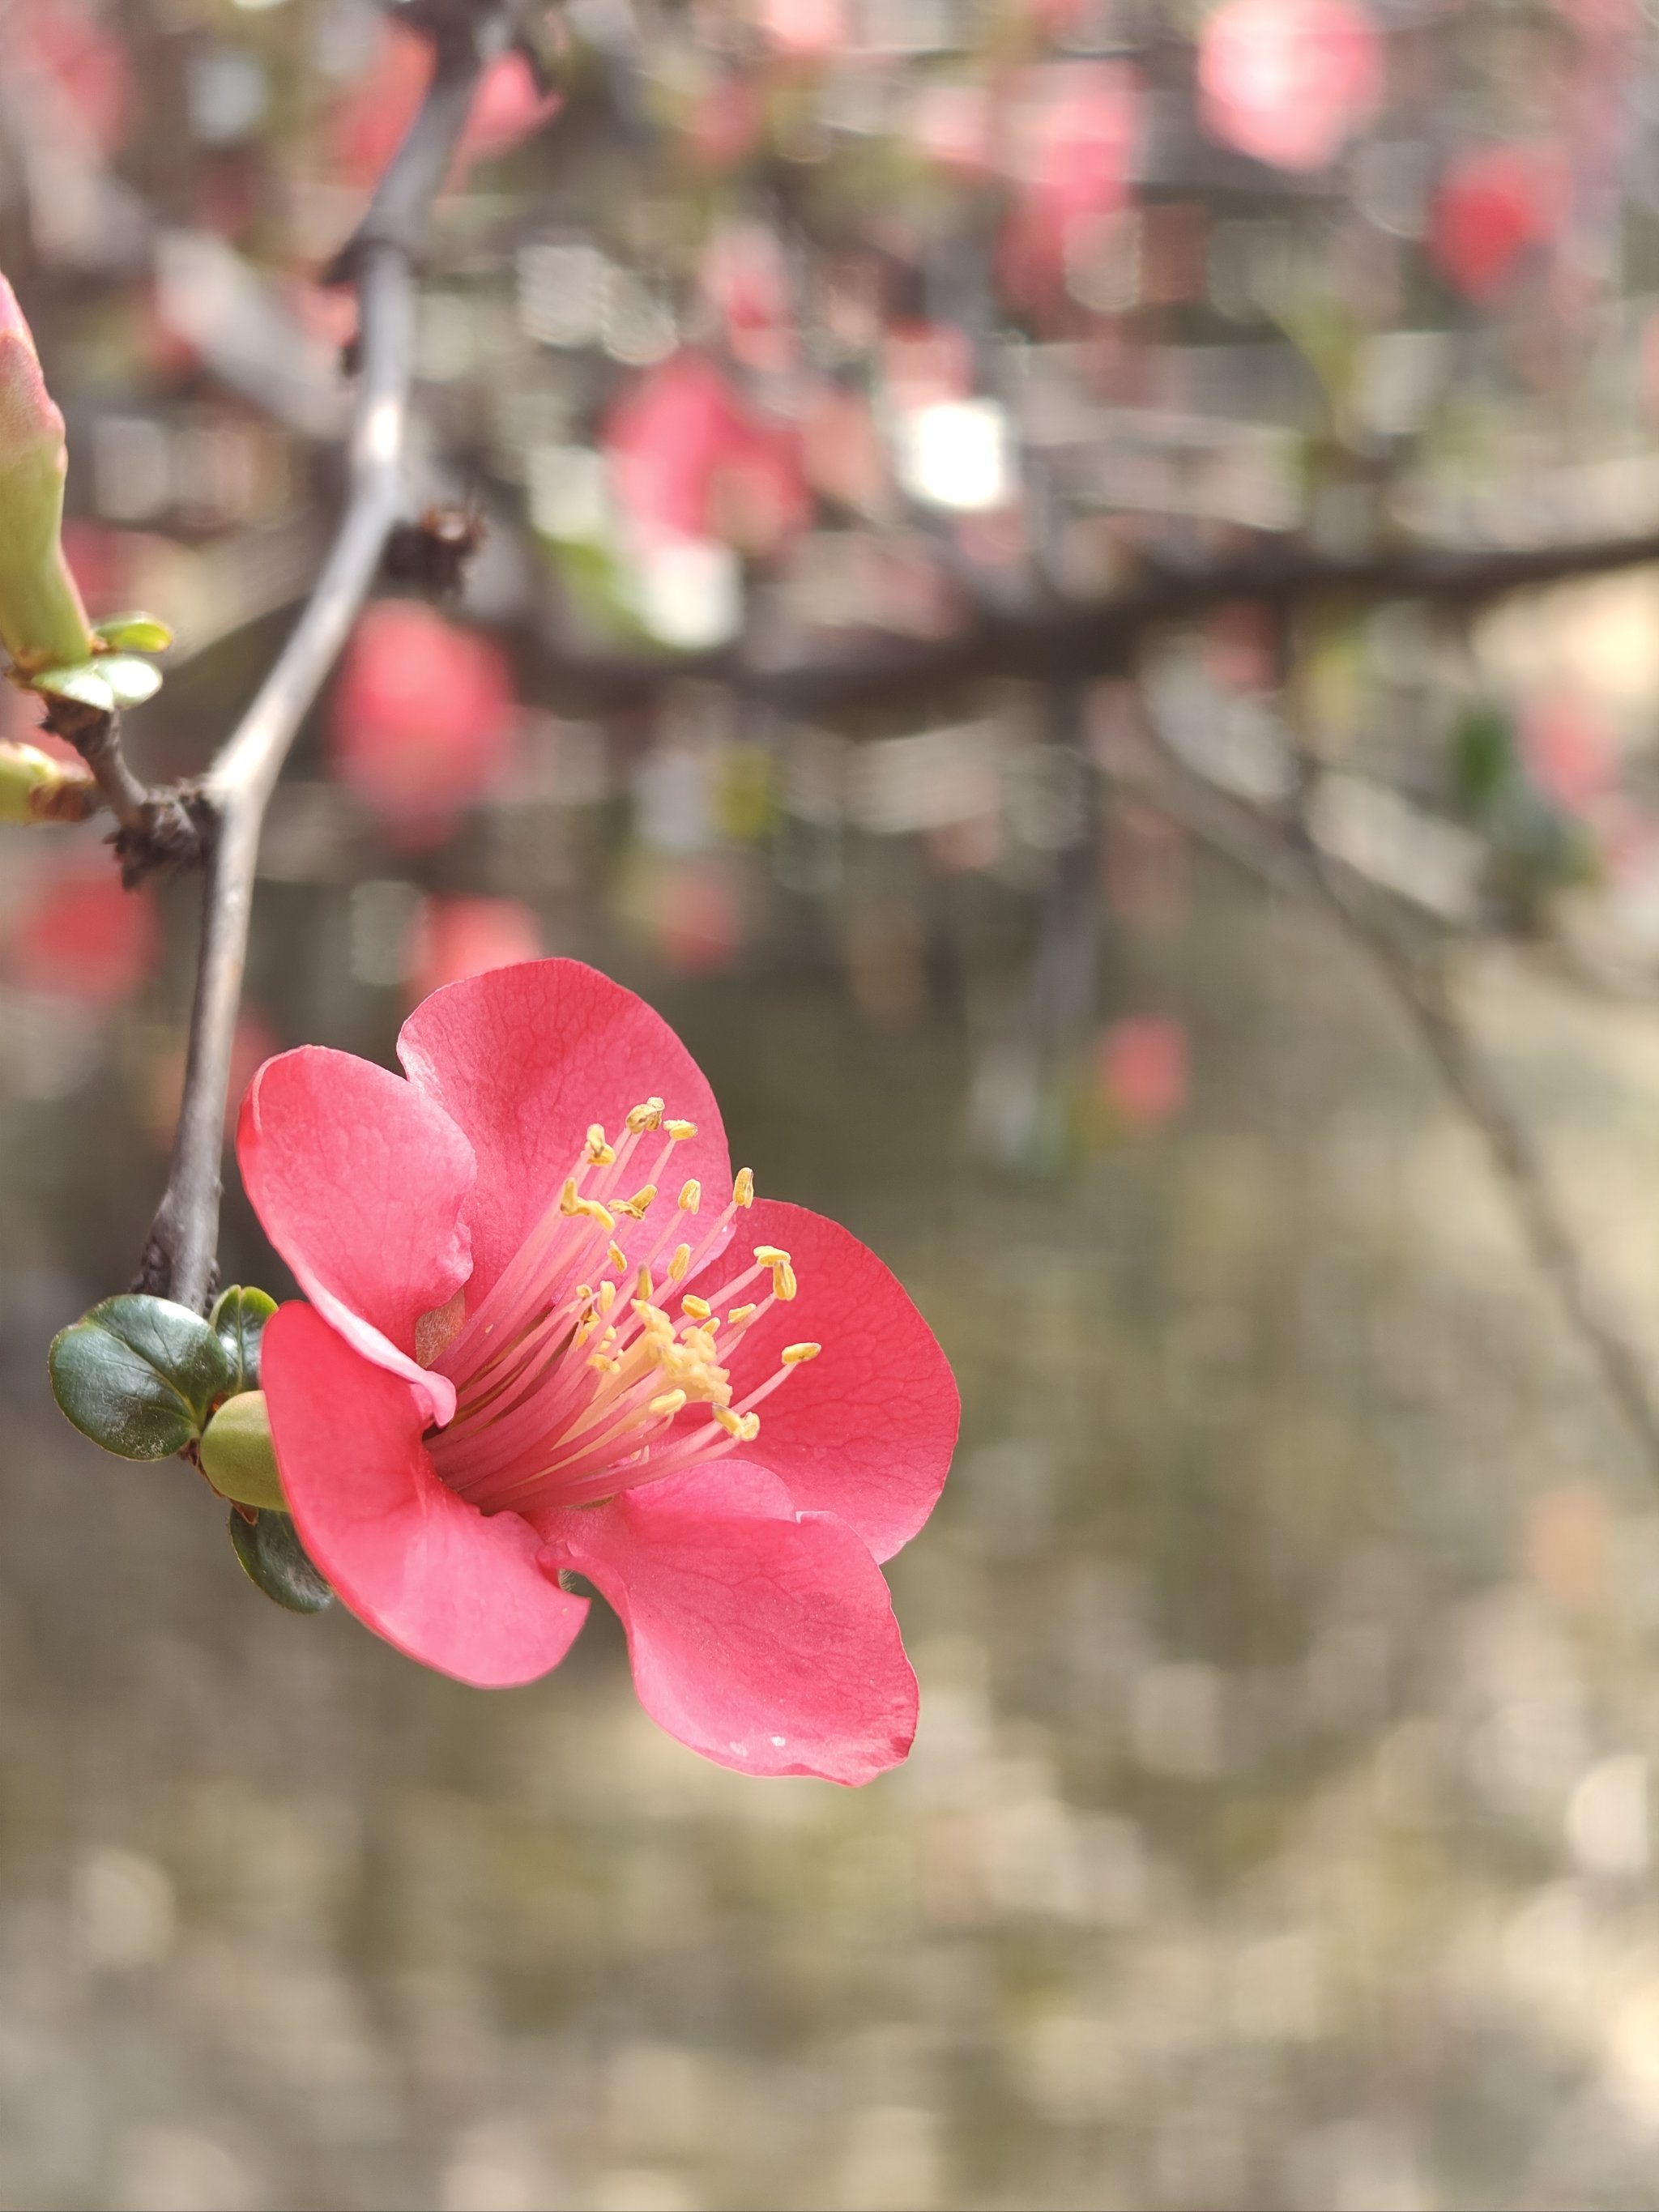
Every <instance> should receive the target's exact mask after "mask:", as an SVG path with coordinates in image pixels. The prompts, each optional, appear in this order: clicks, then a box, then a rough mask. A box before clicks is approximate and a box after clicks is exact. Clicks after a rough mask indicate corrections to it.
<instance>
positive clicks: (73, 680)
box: [29, 660, 115, 714]
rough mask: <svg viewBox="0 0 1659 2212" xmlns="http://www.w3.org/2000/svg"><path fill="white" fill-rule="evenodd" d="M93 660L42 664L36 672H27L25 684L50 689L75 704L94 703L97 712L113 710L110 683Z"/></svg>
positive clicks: (101, 668)
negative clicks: (63, 665) (69, 664)
mask: <svg viewBox="0 0 1659 2212" xmlns="http://www.w3.org/2000/svg"><path fill="white" fill-rule="evenodd" d="M108 665H109V664H108V662H104V663H102V664H101V665H100V663H99V662H97V661H95V660H82V661H77V662H76V664H75V665H74V666H73V667H72V668H45V669H42V670H41V671H40V675H38V676H31V677H30V678H29V687H30V689H31V690H35V691H50V692H51V693H52V696H53V697H54V698H57V699H73V700H74V702H76V706H78V707H95V708H97V709H98V711H99V713H100V714H113V713H114V712H115V692H114V689H113V687H112V685H111V684H107V683H106V682H105V680H104V672H103V671H104V669H105V668H106V667H107V666H108Z"/></svg>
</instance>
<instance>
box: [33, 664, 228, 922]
mask: <svg viewBox="0 0 1659 2212" xmlns="http://www.w3.org/2000/svg"><path fill="white" fill-rule="evenodd" d="M44 726H45V727H46V729H48V730H51V731H52V732H53V734H54V735H55V736H57V737H60V738H67V740H68V741H69V743H70V744H72V745H73V746H74V747H75V750H76V752H78V753H79V754H80V756H81V757H82V760H83V761H84V762H85V763H86V764H87V767H88V769H89V770H90V771H91V774H92V779H93V781H94V783H95V784H96V786H97V787H98V795H99V797H100V799H101V800H102V801H103V803H104V805H106V807H107V808H108V809H109V811H110V812H111V813H112V815H113V816H114V817H115V824H116V830H115V836H114V837H113V839H112V841H111V842H112V843H113V845H114V847H115V849H116V852H117V853H118V855H119V856H120V861H121V880H122V882H123V883H124V884H125V885H126V887H127V889H128V890H131V889H132V887H133V885H134V884H137V883H139V882H142V880H143V878H144V877H146V876H148V875H152V874H154V873H155V872H157V871H158V870H165V869H171V868H183V867H189V866H191V865H192V864H193V863H194V862H196V861H197V860H201V859H202V857H203V855H204V852H205V849H206V838H207V812H206V809H205V807H204V805H203V802H202V799H201V797H200V794H199V793H197V791H196V790H195V789H194V788H193V787H190V786H187V785H178V784H170V785H166V786H159V787H158V786H154V785H151V784H148V783H143V782H141V781H140V780H139V778H138V777H137V776H136V775H134V774H133V772H132V769H131V766H130V765H129V763H128V761H127V757H126V755H125V752H124V751H123V750H122V749H121V717H120V714H119V713H118V712H116V713H109V712H106V711H105V710H104V709H103V708H98V707H82V706H80V705H78V704H77V703H76V702H75V701H74V700H71V699H58V698H54V699H52V700H51V701H50V702H48V705H47V708H46V716H45V722H44Z"/></svg>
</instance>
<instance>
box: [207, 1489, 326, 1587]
mask: <svg viewBox="0 0 1659 2212" xmlns="http://www.w3.org/2000/svg"><path fill="white" fill-rule="evenodd" d="M230 1541H231V1546H232V1548H233V1549H234V1552H235V1553H236V1556H237V1558H238V1559H240V1561H241V1563H242V1570H243V1572H244V1573H245V1574H246V1576H247V1578H248V1580H249V1581H250V1582H251V1583H258V1586H259V1588H260V1589H262V1590H263V1591H264V1594H265V1595H266V1596H267V1597H268V1598H270V1600H271V1601H273V1603H275V1604H276V1605H282V1606H286V1607H288V1610H289V1612H290V1613H320V1612H321V1611H322V1610H323V1608H324V1607H325V1606H327V1605H331V1604H332V1603H333V1602H334V1593H333V1591H332V1590H331V1589H330V1588H329V1586H328V1584H327V1583H325V1581H324V1580H323V1577H321V1575H319V1573H318V1571H317V1569H316V1567H315V1566H314V1565H313V1563H312V1561H311V1559H310V1558H309V1556H308V1555H307V1551H306V1547H305V1546H304V1545H303V1544H302V1543H301V1541H300V1538H299V1534H298V1532H297V1531H296V1529H295V1526H294V1523H293V1522H292V1521H291V1520H290V1519H289V1516H288V1515H287V1514H286V1513H260V1514H258V1515H257V1516H255V1518H254V1519H253V1520H252V1521H249V1520H247V1519H246V1517H245V1516H243V1515H242V1514H241V1513H240V1511H239V1510H238V1509H237V1508H236V1507H235V1506H234V1505H233V1506H232V1507H231V1509H230Z"/></svg>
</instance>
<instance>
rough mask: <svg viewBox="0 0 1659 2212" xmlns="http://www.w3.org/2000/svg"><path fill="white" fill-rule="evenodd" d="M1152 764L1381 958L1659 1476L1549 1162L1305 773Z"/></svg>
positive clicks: (1168, 807) (1169, 803) (1621, 1348)
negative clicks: (1269, 775)
mask: <svg viewBox="0 0 1659 2212" xmlns="http://www.w3.org/2000/svg"><path fill="white" fill-rule="evenodd" d="M1152 753H1153V763H1154V773H1153V775H1152V777H1151V779H1150V780H1143V778H1142V777H1141V776H1139V775H1137V776H1136V777H1135V778H1134V780H1133V789H1134V790H1135V791H1136V792H1137V793H1139V794H1140V795H1142V796H1144V797H1145V798H1146V799H1149V800H1150V801H1151V803H1152V805H1155V806H1157V807H1158V808H1159V809H1160V811H1166V812H1168V813H1169V814H1170V816H1171V817H1173V818H1174V819H1176V820H1178V821H1180V822H1182V823H1184V824H1185V826H1186V827H1187V828H1188V829H1190V830H1191V831H1192V832H1193V834H1194V836H1198V837H1200V838H1202V839H1203V840H1204V841H1205V842H1206V843H1208V844H1210V845H1212V846H1213V847H1214V848H1216V849H1217V850H1218V851H1220V852H1223V853H1225V854H1227V855H1228V856H1229V857H1230V858H1231V859H1232V860H1237V861H1238V862H1239V863H1240V864H1241V865H1242V866H1245V867H1247V868H1249V870H1250V871H1251V872H1253V873H1255V874H1256V875H1258V876H1260V877H1261V878H1264V879H1265V880H1266V881H1267V882H1268V883H1270V884H1273V886H1274V887H1275V888H1276V889H1279V890H1285V891H1288V892H1291V893H1295V894H1299V895H1301V896H1304V897H1310V898H1313V899H1316V900H1317V901H1318V902H1320V903H1321V904H1322V905H1323V906H1324V907H1325V908H1326V909H1327V911H1328V913H1329V914H1331V915H1333V917H1334V919H1335V920H1336V921H1337V922H1338V924H1339V925H1340V927H1341V929H1342V931H1343V933H1344V934H1345V935H1346V937H1347V939H1349V941H1350V943H1351V944H1352V945H1355V946H1356V947H1357V948H1358V950H1359V951H1361V952H1362V953H1363V954H1364V956H1365V957H1366V958H1367V959H1368V960H1369V962H1370V964H1371V965H1372V966H1373V967H1374V968H1375V969H1376V971H1377V973H1378V974H1379V975H1381V976H1382V977H1383V981H1385V982H1386V983H1387V984H1388V986H1389V989H1390V990H1391V992H1392V993H1393V994H1394V996H1395V999H1396V1000H1397V1001H1398V1002H1399V1004H1400V1006H1401V1008H1402V1009H1403V1011H1404V1012H1405V1013H1406V1015H1407V1018H1408V1019H1409V1020H1410V1022H1411V1024H1412V1025H1413V1028H1414V1029H1415V1030H1416V1031H1417V1034H1418V1036H1419V1038H1420V1039H1421V1041H1422V1043H1423V1046H1424V1048H1425V1050H1426V1052H1427V1053H1428V1055H1429V1057H1430V1059H1431V1060H1432V1061H1433V1063H1434V1065H1435V1066H1436V1068H1437V1070H1438V1072H1439V1074H1440V1077H1441V1079H1442V1081H1443V1083H1444V1085H1445V1086H1446V1090H1447V1091H1448V1092H1449V1095H1450V1097H1451V1098H1452V1100H1453V1102H1454V1103H1455V1105H1456V1106H1457V1107H1458V1109H1460V1111H1461V1112H1462V1115H1463V1116H1464V1118H1465V1120H1466V1121H1468V1123H1469V1125H1470V1127H1472V1128H1473V1129H1474V1131H1475V1133H1477V1135H1478V1136H1479V1137H1480V1139H1481V1140H1482V1142H1483V1143H1484V1144H1485V1146H1486V1152H1487V1155H1488V1157H1489V1158H1490V1159H1491V1161H1492V1166H1493V1168H1494V1170H1496V1172H1497V1175H1498V1180H1499V1182H1501V1183H1502V1185H1503V1187H1504V1189H1505V1190H1506V1191H1507V1193H1508V1194H1509V1197H1510V1204H1511V1205H1512V1206H1513V1207H1514V1209H1515V1212H1516V1218H1517V1220H1518V1221H1519V1223H1520V1226H1521V1230H1522V1235H1523V1236H1524V1237H1525V1238H1526V1241H1527V1243H1528V1247H1529V1248H1530V1249H1531V1252H1532V1255H1533V1257H1534V1260H1535V1261H1536V1262H1537V1264H1538V1266H1539V1267H1540V1269H1541V1272H1542V1273H1543V1274H1544V1276H1545V1277H1546V1279H1547V1280H1548V1282H1549V1283H1550V1284H1551V1285H1553V1289H1554V1291H1555V1293H1556V1296H1557V1297H1558V1298H1559V1300H1560V1302H1561V1306H1562V1309H1563V1310H1564V1312H1565V1315H1566V1317H1567V1320H1568V1322H1570V1324H1571V1327H1572V1328H1573V1330H1574V1331H1575V1333H1576V1334H1577V1337H1578V1339H1579V1341H1580V1342H1581V1343H1582V1344H1583V1346H1584V1347H1585V1349H1586V1350H1587V1351H1588V1352H1589V1355H1590V1358H1592V1360H1593V1361H1594V1362H1595V1366H1596V1368H1597V1370H1599V1372H1600V1374H1601V1379H1602V1382H1603V1383H1604V1384H1605V1385H1606V1387H1607V1392H1608V1394H1609V1395H1610V1396H1611V1397H1612V1398H1613V1401H1614V1402H1615V1404H1616V1405H1617V1406H1618V1407H1620V1411H1621V1412H1622V1413H1623V1414H1624V1416H1625V1418H1626V1421H1627V1422H1628V1423H1629V1425H1630V1427H1631V1430H1632V1433H1633V1435H1634V1436H1635V1437H1636V1439H1637V1440H1638V1443H1639V1444H1640V1445H1641V1448H1642V1450H1643V1452H1644V1454H1645V1455H1646V1457H1647V1461H1648V1463H1649V1466H1650V1469H1651V1470H1652V1471H1653V1473H1654V1474H1655V1475H1656V1476H1659V1395H1656V1391H1655V1385H1654V1378H1653V1376H1652V1374H1651V1371H1650V1369H1649V1366H1648V1364H1647V1362H1646V1361H1645V1359H1644V1358H1643V1356H1642V1354H1641V1352H1639V1351H1638V1349H1637V1348H1636V1346H1634V1345H1633V1344H1632V1341H1631V1340H1630V1338H1629V1337H1628V1335H1627V1334H1626V1332H1625V1330H1624V1328H1622V1327H1621V1325H1620V1322H1618V1321H1617V1320H1616V1319H1615V1318H1614V1317H1613V1315H1612V1314H1611V1313H1610V1312H1609V1311H1608V1310H1607V1306H1606V1304H1605V1303H1604V1301H1603V1298H1602V1297H1601V1293H1600V1292H1599V1291H1598V1290H1597V1289H1596V1287H1595V1285H1593V1284H1592V1283H1591V1281H1590V1279H1589V1270H1588V1268H1587V1267H1586V1265H1585V1262H1584V1257H1583V1253H1582V1251H1581V1250H1580V1249H1579V1244H1578V1240H1577V1237H1576V1236H1575V1234H1574V1232H1573V1229H1572V1226H1571V1221H1570V1219H1569V1217H1568V1214H1567V1211H1566V1208H1565V1206H1564V1205H1563V1203H1562V1201H1561V1200H1560V1198H1559V1194H1558V1193H1557V1191H1556V1188H1555V1182H1554V1178H1553V1175H1552V1173H1551V1170H1550V1167H1549V1164H1548V1162H1547V1159H1546V1158H1545V1157H1544V1153H1543V1151H1542V1148H1541V1146H1540V1145H1539V1144H1538V1142H1537V1140H1536V1139H1535V1138H1534V1136H1533V1134H1532V1132H1531V1131H1530V1129H1528V1127H1527V1125H1526V1123H1525V1121H1523V1120H1522V1118H1521V1116H1520V1115H1518V1114H1517V1113H1516V1109H1515V1108H1514V1106H1513V1105H1512V1104H1511V1103H1510V1100H1509V1098H1508V1097H1507V1096H1506V1094H1505V1092H1504V1086H1503V1085H1502V1084H1501V1083H1500V1082H1499V1081H1498V1078H1497V1076H1496V1075H1495V1073H1493V1071H1492V1067H1491V1066H1490V1065H1489V1064H1488V1062H1487V1060H1486V1055H1485V1054H1483V1053H1482V1052H1481V1050H1480V1047H1479V1045H1478V1044H1477V1043H1476V1042H1475V1041H1474V1037H1473V1036H1471V1035H1470V1033H1469V1030H1468V1025H1467V1024H1466V1023H1465V1022H1464V1019H1463V1018H1462V1014H1461V1013H1460V1012H1459V1010H1458V1008H1457V1006H1456V1005H1455V1001H1454V1000H1453V999H1452V997H1451V995H1450V994H1449V992H1448V990H1447V989H1446V987H1445V985H1444V982H1443V979H1442V978H1441V976H1440V975H1438V974H1437V971H1436V969H1434V968H1433V967H1431V966H1430V965H1427V964H1425V962H1424V961H1423V960H1421V959H1420V958H1419V957H1418V955H1417V953H1416V951H1414V949H1413V946H1412V945H1411V944H1410V943H1408V942H1407V939H1405V938H1404V937H1403V936H1402V935H1401V932H1400V931H1399V930H1398V929H1397V928H1396V927H1395V926H1394V925H1393V924H1392V923H1391V922H1390V921H1389V920H1388V919H1387V918H1386V916H1385V915H1384V913H1383V909H1382V908H1381V906H1380V905H1379V903H1378V902H1377V898H1376V894H1375V893H1374V892H1372V891H1370V890H1369V889H1368V888H1367V887H1366V886H1365V885H1364V883H1363V881H1361V880H1360V879H1359V878H1355V877H1353V876H1352V874H1351V873H1350V872H1349V871H1348V870H1347V869H1346V867H1345V866H1344V865H1343V864H1342V862H1341V861H1340V860H1337V859H1335V858H1334V856H1333V855H1332V854H1329V853H1328V852H1326V851H1325V850H1324V848H1322V845H1321V844H1320V842H1319V841H1318V838H1317V837H1316V835H1315V834H1314V831H1313V827H1312V823H1311V819H1310V809H1309V805H1308V803H1307V802H1308V799H1310V797H1311V793H1312V782H1311V781H1310V780H1304V783H1303V785H1302V787H1301V791H1300V794H1299V796H1298V798H1297V801H1296V802H1295V804H1294V805H1292V806H1291V808H1290V809H1289V810H1288V811H1285V812H1284V813H1282V814H1281V813H1277V812H1270V811H1267V809H1265V808H1263V807H1260V806H1256V805H1252V804H1251V803H1250V802H1249V801H1248V800H1246V799H1238V798H1237V797H1235V796H1234V795H1233V794H1231V793H1226V792H1222V791H1220V790H1218V789H1217V788H1216V787H1214V786H1212V785H1211V784H1210V783H1208V782H1207V781H1206V779H1205V778H1204V777H1202V776H1201V775H1199V773H1198V772H1197V771H1196V770H1195V769H1192V768H1191V767H1189V766H1188V764H1187V763H1185V762H1184V761H1182V760H1181V759H1180V758H1179V757H1178V756H1177V755H1176V754H1175V753H1173V752H1172V751H1171V750H1170V748H1169V747H1168V746H1167V745H1166V744H1164V742H1163V741H1162V739H1161V738H1158V737H1157V736H1156V734H1154V735H1153V738H1152Z"/></svg>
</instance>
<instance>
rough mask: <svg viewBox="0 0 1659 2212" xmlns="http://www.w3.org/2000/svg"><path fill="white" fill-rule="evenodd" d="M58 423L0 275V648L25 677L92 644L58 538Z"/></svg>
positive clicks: (65, 460)
mask: <svg viewBox="0 0 1659 2212" xmlns="http://www.w3.org/2000/svg"><path fill="white" fill-rule="evenodd" d="M68 468H69V452H68V448H67V447H66V446H65V444H64V417H63V416H62V414H61V412H60V411H59V410H58V408H57V406H56V405H55V404H53V401H52V394H51V393H50V392H48V391H47V390H46V378H45V377H44V376H43V375H42V374H41V373H40V356H39V355H38V354H37V353H36V351H35V349H34V339H33V335H32V333H31V332H30V330H29V326H28V325H27V323H26V322H25V321H24V319H23V311H22V309H21V307H19V306H18V304H17V300H16V295H15V294H14V292H13V291H12V289H11V286H10V285H9V283H7V282H6V280H5V278H4V277H3V276H0V514H3V515H4V517H5V528H4V529H3V530H0V644H3V645H4V646H5V648H6V650H7V652H8V653H10V655H11V657H12V659H13V660H14V661H15V663H16V665H17V667H18V669H19V671H21V673H22V674H24V675H26V676H27V675H33V674H38V673H40V671H44V670H46V669H49V668H61V667H65V666H71V665H75V664H76V663H78V662H82V661H85V660H88V659H91V657H92V652H93V636H92V629H91V625H90V624H89V623H88V621H87V611H86V609H85V607H84V606H82V604H81V594H80V592H79V591H78V590H77V589H76V583H75V579H74V577H73V576H71V575H70V571H69V565H68V563H67V562H65V560H64V548H63V542H62V539H61V537H60V535H59V532H60V531H61V529H62V526H63V520H64V476H65V474H66V473H67V471H68Z"/></svg>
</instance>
